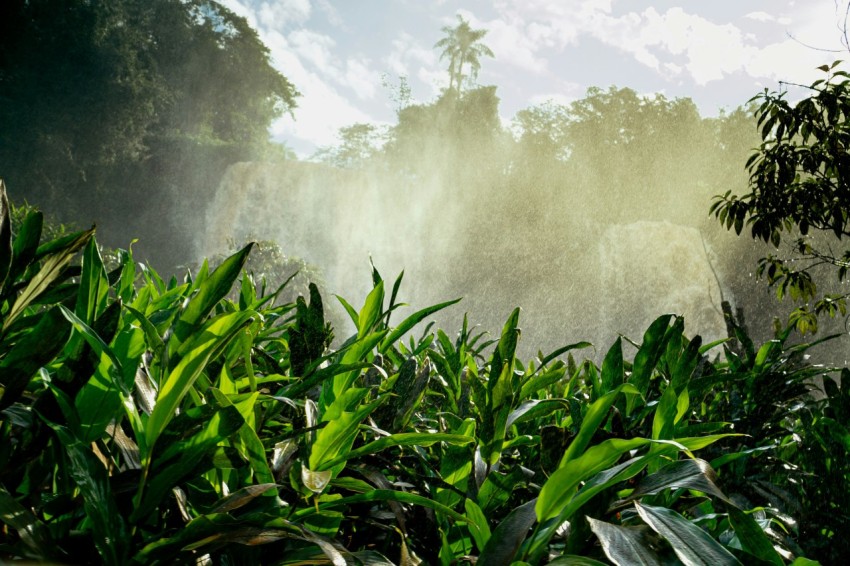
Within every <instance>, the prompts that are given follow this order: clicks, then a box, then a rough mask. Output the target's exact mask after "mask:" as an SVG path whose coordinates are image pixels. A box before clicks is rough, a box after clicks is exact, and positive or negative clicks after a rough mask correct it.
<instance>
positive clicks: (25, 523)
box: [0, 181, 54, 560]
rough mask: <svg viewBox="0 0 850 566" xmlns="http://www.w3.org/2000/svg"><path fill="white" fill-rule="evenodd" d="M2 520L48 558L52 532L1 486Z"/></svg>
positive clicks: (0, 508) (25, 542)
mask: <svg viewBox="0 0 850 566" xmlns="http://www.w3.org/2000/svg"><path fill="white" fill-rule="evenodd" d="M0 182H2V181H0ZM0 521H3V522H4V523H6V524H7V525H9V526H10V527H12V528H13V529H15V530H16V531H17V532H18V536H19V537H21V540H22V541H23V542H24V544H25V545H27V547H28V548H29V549H30V551H31V552H33V553H34V554H35V555H36V556H38V557H39V559H41V560H46V559H47V558H48V557H49V556H50V551H51V549H53V548H54V545H53V544H51V541H50V532H49V531H48V530H47V528H46V527H45V525H44V524H43V523H42V522H41V521H39V520H38V518H37V517H36V516H35V515H34V514H33V513H32V511H30V510H29V509H27V508H26V507H24V506H23V505H21V504H20V503H18V502H17V501H16V500H15V498H14V497H12V496H11V495H10V494H9V492H8V491H6V490H5V489H4V488H2V487H0Z"/></svg>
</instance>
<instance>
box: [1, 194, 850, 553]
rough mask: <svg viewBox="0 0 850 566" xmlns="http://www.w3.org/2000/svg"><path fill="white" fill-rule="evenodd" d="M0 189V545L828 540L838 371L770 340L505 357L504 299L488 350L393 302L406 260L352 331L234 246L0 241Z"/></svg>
mask: <svg viewBox="0 0 850 566" xmlns="http://www.w3.org/2000/svg"><path fill="white" fill-rule="evenodd" d="M0 192H2V203H0V206H1V207H2V224H1V225H0V383H1V384H2V390H0V437H2V440H0V520H2V522H3V529H2V531H0V556H2V557H3V558H4V559H14V558H25V559H28V560H38V561H51V562H59V563H84V564H102V563H103V564H122V565H123V564H179V563H186V564H196V563H204V561H211V563H215V564H334V565H346V564H370V565H380V564H402V565H409V564H419V563H426V564H443V565H450V564H463V563H475V562H477V563H478V564H483V565H501V564H504V565H509V564H544V563H550V564H608V563H615V564H668V563H684V564H711V565H716V564H739V563H743V564H761V563H767V564H776V565H781V564H788V563H793V564H800V565H802V564H811V563H813V562H812V561H811V560H810V559H816V558H820V559H822V560H824V561H828V560H829V559H830V557H832V556H840V554H837V553H838V552H840V551H841V549H842V548H844V549H846V547H847V546H846V545H847V543H846V542H844V541H842V540H841V538H842V536H845V534H846V526H847V509H848V508H850V507H848V501H847V498H848V493H850V490H848V489H847V487H848V473H849V472H848V469H850V432H848V420H850V394H848V391H847V389H848V387H847V384H848V383H850V381H848V380H850V378H845V379H844V380H840V379H838V376H837V375H836V374H835V372H833V371H831V370H827V369H824V368H819V367H814V366H811V365H808V364H807V363H806V362H805V351H806V350H807V348H808V347H809V345H796V346H786V344H785V340H786V339H787V337H788V335H787V333H784V334H780V335H779V336H777V338H776V340H773V341H771V342H768V343H766V344H764V345H762V346H760V347H756V346H755V345H753V344H752V342H751V341H749V339H748V338H747V335H746V333H745V332H744V331H743V330H742V329H740V328H737V327H735V325H734V324H732V326H733V327H734V328H735V334H736V335H735V336H734V337H733V338H734V340H730V341H728V342H726V343H725V344H723V345H722V347H723V349H724V353H723V355H722V356H721V357H719V358H716V359H714V360H710V359H709V358H708V357H707V355H706V352H708V350H709V349H710V348H712V347H714V346H717V344H703V343H702V341H701V339H700V338H699V337H696V338H693V339H690V338H688V337H686V336H685V334H684V320H683V319H682V318H681V317H678V316H674V315H663V316H661V317H659V318H658V319H656V320H655V321H654V322H653V323H652V324H651V325H650V326H649V328H648V329H647V330H646V332H645V334H644V335H643V337H642V339H641V341H640V342H639V343H637V344H635V348H636V350H635V353H634V355H633V356H626V355H624V349H626V350H627V351H631V350H629V348H631V346H630V345H629V343H628V341H627V340H626V339H625V338H621V339H618V340H617V341H616V342H615V343H614V344H613V345H611V346H610V348H609V349H608V350H607V354H606V355H605V356H604V361H603V362H602V364H601V365H599V366H598V365H596V364H594V363H593V362H592V361H589V360H583V361H580V360H582V358H581V356H580V355H581V354H582V353H583V352H584V351H585V350H586V349H587V348H589V347H590V344H588V343H585V342H582V343H577V344H571V345H568V346H565V347H563V348H560V349H558V350H556V351H554V352H551V353H549V354H543V353H539V354H538V355H537V356H536V357H535V358H534V359H532V360H528V361H521V360H519V359H517V357H516V355H515V352H516V348H517V343H518V341H519V340H520V334H521V333H520V327H519V323H520V320H519V317H520V312H519V310H515V311H514V312H513V313H512V314H511V315H510V317H509V318H508V320H507V321H506V322H505V325H504V328H503V330H502V332H501V335H499V336H496V337H494V339H492V340H491V339H489V337H488V336H486V335H483V334H477V333H475V332H473V331H472V330H471V327H470V325H469V324H467V322H466V321H464V324H463V327H462V329H461V330H460V331H459V332H457V333H456V334H454V335H449V334H447V333H446V332H444V331H442V330H439V329H435V328H434V327H433V325H430V324H427V319H428V318H429V317H430V316H431V315H433V314H434V313H436V312H437V311H439V310H440V309H443V308H445V307H447V306H449V305H451V304H454V303H455V302H457V301H448V302H445V303H442V304H438V305H434V306H432V307H428V308H424V309H422V310H415V311H413V312H412V314H409V313H408V314H406V315H402V312H403V310H404V307H405V305H403V303H401V302H400V301H399V297H400V292H401V291H400V287H401V283H402V277H401V276H399V277H398V278H397V279H396V280H395V281H394V282H393V283H392V284H390V283H389V282H388V281H387V280H384V279H383V278H382V277H381V275H380V274H379V273H378V271H377V270H373V272H372V279H373V289H372V291H371V293H370V294H369V295H368V296H367V297H366V299H365V301H364V304H363V305H362V306H361V305H357V306H355V305H351V304H349V303H348V302H347V301H345V300H344V299H342V298H339V302H340V304H341V305H342V307H343V309H344V311H345V312H347V313H348V315H349V316H350V319H351V323H352V326H351V327H350V328H353V329H354V330H353V331H352V332H351V333H350V335H348V331H347V330H346V329H344V328H332V327H331V325H330V324H329V323H328V322H327V321H326V319H325V312H326V307H325V304H324V301H326V300H327V299H328V297H322V296H321V295H320V293H319V290H318V287H316V286H315V285H312V284H311V285H310V286H309V288H308V292H307V293H305V295H307V296H306V297H300V296H299V297H298V298H297V299H295V300H294V301H292V302H286V301H279V300H278V298H279V297H281V296H285V289H286V288H287V282H282V284H280V286H279V287H277V288H274V287H273V285H271V283H273V282H265V281H263V282H255V281H254V278H253V277H252V276H251V275H250V274H248V273H247V272H245V271H244V270H243V268H244V267H245V265H246V261H247V259H248V257H249V254H250V252H251V248H252V245H250V244H249V245H248V246H246V247H245V248H243V249H241V250H239V251H237V252H236V253H234V254H233V255H232V256H230V257H228V258H226V259H224V260H223V261H222V262H221V263H220V265H218V267H216V268H215V269H210V268H209V266H208V264H207V263H204V264H203V265H201V266H200V268H199V269H198V270H197V272H196V273H194V274H191V275H188V276H187V277H185V278H184V279H183V280H178V279H176V278H172V279H170V280H168V281H165V280H163V279H162V278H161V277H160V276H159V275H158V274H157V273H156V272H155V271H154V270H152V269H150V268H148V267H145V266H143V265H142V264H139V263H137V262H135V261H134V259H133V254H132V251H131V250H122V251H119V252H118V253H117V260H116V261H115V267H113V268H111V269H107V268H106V267H105V262H104V259H103V257H102V255H101V253H100V251H99V249H98V246H97V245H96V243H95V239H94V230H86V231H81V232H76V233H70V234H64V235H61V236H59V237H58V238H56V239H52V240H50V241H46V242H41V239H42V229H43V218H42V216H41V214H40V213H39V212H37V211H35V210H32V211H29V212H28V214H27V215H26V217H25V218H24V219H23V220H22V221H21V223H20V228H19V229H18V231H17V233H16V234H14V235H13V234H12V233H11V228H10V219H9V206H8V202H7V201H6V197H5V191H4V190H3V191H0ZM404 312H407V311H404ZM423 326H424V330H423V329H422V327H423ZM334 334H342V335H340V336H338V343H340V344H341V345H340V346H339V347H338V348H336V349H331V348H330V344H331V343H332V339H333V336H334ZM411 336H413V337H412V338H411ZM417 336H418V338H417ZM624 347H625V348H624ZM577 360H579V361H577ZM844 374H847V370H844ZM818 380H820V381H818ZM816 381H817V382H818V383H821V382H822V383H823V386H822V388H821V389H819V390H818V391H817V393H818V394H817V395H813V394H812V392H813V389H814V388H815V385H814V383H815V382H816ZM842 381H843V383H841V382H842ZM842 545H843V547H842ZM831 553H836V554H831ZM804 556H808V557H809V558H808V559H807V558H804ZM199 561H200V562H199Z"/></svg>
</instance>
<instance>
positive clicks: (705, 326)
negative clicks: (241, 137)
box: [197, 162, 731, 357]
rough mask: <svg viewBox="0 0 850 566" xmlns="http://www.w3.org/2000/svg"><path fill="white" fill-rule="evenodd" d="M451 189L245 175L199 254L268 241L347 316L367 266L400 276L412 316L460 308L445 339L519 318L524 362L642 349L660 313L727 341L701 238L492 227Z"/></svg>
mask: <svg viewBox="0 0 850 566" xmlns="http://www.w3.org/2000/svg"><path fill="white" fill-rule="evenodd" d="M453 187H454V185H453V184H451V183H449V182H445V180H440V178H439V177H438V176H437V175H435V176H434V178H433V179H430V178H429V179H427V180H426V179H422V178H418V179H415V180H413V181H410V182H406V180H405V178H404V177H395V178H394V179H393V181H391V182H390V181H388V180H387V178H385V177H382V176H381V174H380V172H369V171H352V170H340V169H334V168H332V167H328V166H326V165H323V164H315V163H303V162H285V163H281V164H267V163H239V164H236V165H233V166H232V167H230V169H229V170H228V171H227V173H226V175H225V176H224V177H223V178H222V180H221V185H220V187H219V190H218V193H217V196H216V197H215V199H214V201H213V203H212V205H211V206H210V208H209V210H208V212H207V222H206V234H205V236H204V237H203V238H202V239H201V240H200V241H199V243H198V245H197V252H198V255H199V256H201V255H210V254H215V253H221V252H223V251H225V250H226V249H227V244H228V239H233V240H235V243H237V244H240V243H242V242H244V241H245V240H247V239H249V238H254V239H264V240H265V239H267V240H274V241H276V242H277V243H278V244H279V245H280V246H281V248H282V249H283V251H284V252H285V253H286V254H289V255H294V256H300V257H302V258H304V259H305V260H306V261H307V262H308V263H311V264H314V265H316V266H318V267H319V268H321V270H322V271H323V272H324V274H325V278H326V281H327V284H328V288H329V290H330V291H331V292H334V293H339V294H340V295H342V296H344V297H345V298H346V299H348V300H349V302H351V304H353V305H355V307H357V306H359V305H360V304H362V300H363V298H364V297H365V295H366V293H367V292H368V290H369V289H370V287H371V277H370V276H369V273H370V271H369V263H368V262H369V257H370V256H372V257H373V258H374V260H375V264H376V266H378V268H379V269H380V271H381V273H382V274H383V275H384V277H386V278H387V279H390V280H392V279H394V278H395V276H396V275H397V274H398V273H399V272H401V271H402V270H405V278H404V283H403V285H402V288H401V295H400V298H401V299H402V300H404V301H405V302H407V303H408V304H410V305H412V307H414V308H423V307H425V306H428V305H430V304H434V303H437V302H441V301H445V300H448V299H453V298H457V297H461V296H462V297H464V300H463V302H462V303H460V304H459V305H458V306H456V307H453V308H452V309H451V310H449V311H447V312H444V313H441V314H440V315H438V316H437V317H436V319H437V323H438V325H440V326H441V327H443V328H444V329H445V330H446V332H449V333H450V334H451V333H452V332H453V331H454V330H456V329H458V328H459V327H460V323H461V321H462V317H463V313H464V312H469V313H470V321H471V322H472V323H473V324H475V323H478V324H480V325H481V326H482V328H483V329H487V330H489V331H490V332H491V333H492V334H494V335H498V332H499V331H500V330H501V327H502V325H503V324H504V321H505V317H506V316H507V315H508V313H510V311H511V309H512V308H514V307H515V306H521V307H522V308H523V310H524V313H523V316H522V320H521V323H522V325H523V340H522V342H521V343H520V348H521V351H522V353H523V356H526V357H527V356H532V355H534V354H536V353H537V349H538V348H539V349H541V350H543V351H544V353H548V351H551V350H554V349H555V348H558V347H561V346H564V345H565V344H569V343H573V342H578V341H582V340H590V341H593V342H594V344H596V345H597V351H596V357H601V356H603V355H604V353H605V351H606V350H607V347H608V346H609V345H610V344H611V343H612V341H613V340H614V339H615V338H616V336H617V335H618V334H624V335H626V336H628V337H629V338H631V339H632V340H636V341H640V339H641V338H642V335H643V332H644V331H645V330H646V328H647V326H648V325H649V323H650V322H652V320H654V319H655V318H656V317H657V316H659V315H661V314H664V313H673V314H680V315H684V316H685V320H686V332H687V333H688V334H689V335H695V334H701V335H702V336H703V339H704V341H705V342H707V341H709V340H713V339H717V338H721V337H723V336H724V335H725V326H724V324H723V317H722V314H721V311H720V301H721V292H720V291H721V287H720V285H721V284H720V282H719V281H718V278H717V277H715V275H714V273H713V271H712V265H711V262H712V261H713V260H712V259H711V258H712V256H713V253H712V252H711V251H710V250H709V249H708V248H707V246H705V245H704V243H703V239H702V237H701V235H700V232H699V231H698V230H697V229H696V228H692V227H687V226H681V225H677V224H673V223H670V222H659V221H645V220H644V221H638V222H634V223H630V224H621V225H600V224H598V223H594V222H590V221H586V222H583V223H579V222H574V221H567V220H561V219H559V218H558V217H557V215H551V216H550V217H549V219H548V220H545V221H541V220H539V218H538V217H539V216H541V214H540V213H536V216H535V215H531V216H530V217H529V218H522V217H513V216H511V214H513V213H515V212H517V210H514V209H509V210H507V212H505V213H504V214H503V215H502V216H495V217H494V216H493V211H494V210H497V206H502V205H500V204H499V202H500V201H499V200H498V198H499V195H498V193H496V192H493V194H491V195H488V199H480V198H478V199H477V200H476V198H473V197H472V196H470V195H466V194H464V193H463V192H462V191H461V192H458V191H454V192H452V188H453ZM494 191H495V189H494ZM515 196H516V197H517V198H518V199H519V200H518V201H517V202H518V204H517V207H516V208H517V209H518V210H519V212H521V209H519V206H520V205H521V204H522V195H515ZM552 198H553V199H554V198H560V197H557V196H556V195H553V197H552ZM491 201H492V202H491ZM494 202H495V203H496V204H495V205H494V204H493V203H494ZM553 202H554V201H553ZM503 208H506V207H504V206H503ZM476 213H477V215H476ZM729 294H730V293H726V295H729ZM730 298H731V297H730ZM326 302H327V303H335V301H326ZM411 312H412V311H411ZM344 334H345V332H343V331H340V332H339V333H338V335H339V336H343V335H344ZM588 355H593V354H588Z"/></svg>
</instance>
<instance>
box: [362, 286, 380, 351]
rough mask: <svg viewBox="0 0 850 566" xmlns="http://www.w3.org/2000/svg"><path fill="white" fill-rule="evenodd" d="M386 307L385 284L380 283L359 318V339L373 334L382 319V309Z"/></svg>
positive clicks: (368, 296)
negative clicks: (374, 328)
mask: <svg viewBox="0 0 850 566" xmlns="http://www.w3.org/2000/svg"><path fill="white" fill-rule="evenodd" d="M383 307H384V282H383V281H378V282H377V284H376V285H375V287H374V288H373V289H372V291H371V292H370V293H369V295H367V296H366V302H365V303H364V304H363V308H362V309H360V314H359V315H358V316H357V337H358V338H363V337H364V336H366V335H367V334H368V333H370V332H372V329H373V327H374V326H375V324H376V323H377V322H378V319H380V318H381V309H383Z"/></svg>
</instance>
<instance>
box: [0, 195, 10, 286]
mask: <svg viewBox="0 0 850 566" xmlns="http://www.w3.org/2000/svg"><path fill="white" fill-rule="evenodd" d="M10 216H11V209H10V207H9V197H7V196H6V184H5V183H4V182H3V179H0V287H2V286H3V284H4V283H5V282H6V276H8V275H9V268H10V267H11V266H12V222H11V218H10Z"/></svg>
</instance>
